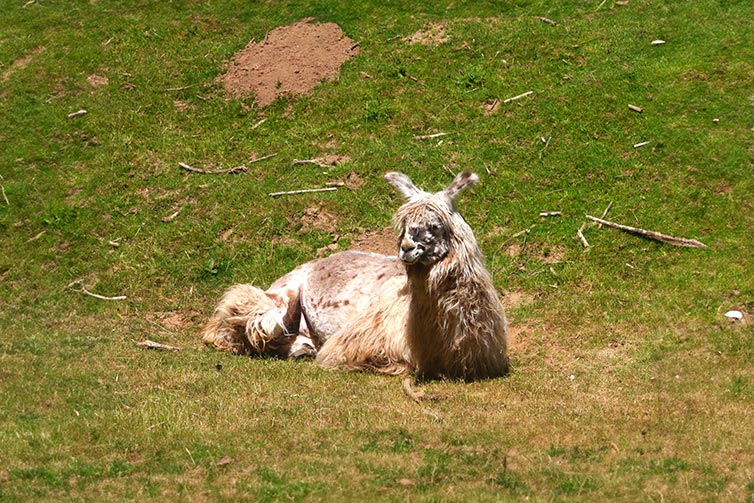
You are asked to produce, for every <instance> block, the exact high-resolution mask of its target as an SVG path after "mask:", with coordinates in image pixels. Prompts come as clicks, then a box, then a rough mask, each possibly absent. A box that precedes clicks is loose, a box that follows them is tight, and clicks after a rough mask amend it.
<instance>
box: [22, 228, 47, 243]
mask: <svg viewBox="0 0 754 503" xmlns="http://www.w3.org/2000/svg"><path fill="white" fill-rule="evenodd" d="M45 232H47V231H46V230H44V231H42V232H40V233H39V234H37V235H36V236H34V237H31V238H29V239H28V241H26V242H27V243H31V242H32V241H36V240H37V239H39V238H41V237H42V236H44V234H45Z"/></svg>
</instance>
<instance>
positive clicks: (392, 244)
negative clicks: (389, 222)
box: [349, 227, 398, 255]
mask: <svg viewBox="0 0 754 503" xmlns="http://www.w3.org/2000/svg"><path fill="white" fill-rule="evenodd" d="M349 237H351V249H352V250H360V251H368V252H374V253H382V254H383V255H395V254H396V251H397V248H398V244H397V241H398V238H397V237H396V235H395V230H394V229H393V228H392V227H385V228H384V229H382V230H381V231H371V230H364V231H361V232H359V233H358V234H356V235H354V236H349Z"/></svg>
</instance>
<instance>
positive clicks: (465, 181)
mask: <svg viewBox="0 0 754 503" xmlns="http://www.w3.org/2000/svg"><path fill="white" fill-rule="evenodd" d="M477 183H479V176H477V175H476V174H475V173H472V172H471V171H464V172H463V173H461V174H459V175H458V176H456V177H455V179H454V180H453V181H452V182H451V184H450V185H448V188H446V189H445V190H444V193H445V197H446V198H447V200H448V202H449V203H450V204H451V205H452V204H454V203H455V201H456V198H457V197H458V194H460V193H461V192H463V191H464V190H465V189H466V188H468V187H473V186H474V185H476V184H477Z"/></svg>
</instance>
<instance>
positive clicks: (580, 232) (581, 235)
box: [576, 224, 589, 248]
mask: <svg viewBox="0 0 754 503" xmlns="http://www.w3.org/2000/svg"><path fill="white" fill-rule="evenodd" d="M584 227H586V224H583V225H582V226H581V227H579V228H578V230H577V231H576V235H577V236H578V237H579V239H580V240H581V244H582V245H584V248H589V241H587V240H586V238H585V237H584Z"/></svg>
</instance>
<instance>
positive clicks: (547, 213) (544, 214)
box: [539, 211, 562, 217]
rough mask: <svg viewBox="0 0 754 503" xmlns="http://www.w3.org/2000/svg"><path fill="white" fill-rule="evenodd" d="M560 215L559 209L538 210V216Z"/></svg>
mask: <svg viewBox="0 0 754 503" xmlns="http://www.w3.org/2000/svg"><path fill="white" fill-rule="evenodd" d="M560 215H562V213H561V212H559V211H540V212H539V216H540V217H559V216H560Z"/></svg>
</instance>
